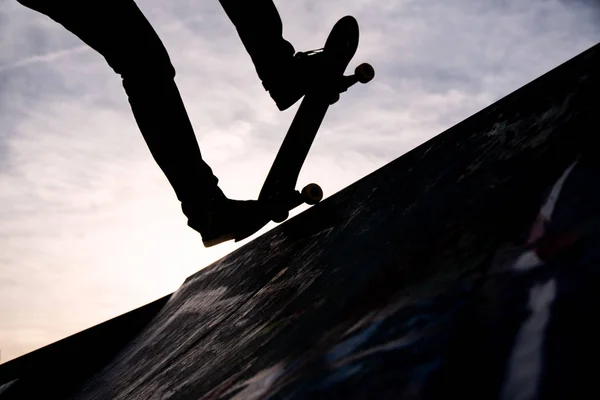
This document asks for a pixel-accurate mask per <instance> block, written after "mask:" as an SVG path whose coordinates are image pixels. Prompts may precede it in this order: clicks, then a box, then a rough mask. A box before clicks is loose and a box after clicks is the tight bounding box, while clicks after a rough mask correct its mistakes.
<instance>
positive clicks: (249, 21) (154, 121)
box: [17, 0, 294, 209]
mask: <svg viewBox="0 0 600 400" xmlns="http://www.w3.org/2000/svg"><path fill="white" fill-rule="evenodd" d="M17 1H19V3H21V4H23V5H24V6H26V7H29V8H31V9H33V10H36V11H38V12H40V13H43V14H45V15H47V16H49V17H50V18H52V19H53V20H54V21H56V22H58V23H60V24H62V25H63V26H64V27H65V28H66V29H68V30H69V31H71V32H72V33H74V34H75V35H77V36H78V37H79V38H80V39H81V40H82V41H84V42H85V43H86V44H88V45H89V46H90V47H92V48H93V49H94V50H96V51H98V52H99V53H100V54H101V55H102V56H104V58H105V59H106V61H107V62H108V64H109V65H110V66H111V67H112V69H113V70H114V71H115V72H116V73H118V74H120V75H121V77H122V79H123V87H124V89H125V92H126V93H127V96H128V98H129V104H130V105H131V109H132V111H133V115H134V117H135V120H136V122H137V124H138V127H139V129H140V131H141V132H142V135H143V136H144V139H145V141H146V143H147V145H148V147H149V149H150V152H151V153H152V156H153V157H154V159H155V160H156V162H157V163H158V165H159V167H160V168H161V169H162V171H163V172H164V174H165V175H166V177H167V179H168V180H169V182H170V183H171V185H172V186H173V189H174V190H175V193H176V195H177V198H178V199H179V200H180V201H181V202H182V203H183V202H187V203H188V204H187V206H188V207H187V208H188V209H190V208H196V207H202V206H203V205H205V204H207V202H208V201H209V199H210V198H211V197H212V193H213V192H214V190H215V189H216V187H217V183H218V179H217V178H216V177H215V176H214V175H213V173H212V170H211V169H210V167H209V166H208V165H207V164H206V163H205V162H204V161H203V160H202V157H201V154H200V149H199V147H198V143H197V141H196V138H195V136H194V131H193V129H192V125H191V123H190V120H189V118H188V115H187V112H186V110H185V106H184V104H183V102H182V99H181V96H180V94H179V90H178V89H177V86H176V85H175V82H174V77H175V69H174V68H173V65H172V64H171V60H170V59H169V55H168V53H167V50H166V49H165V47H164V46H163V44H162V42H161V40H160V38H159V37H158V35H157V34H156V32H155V31H154V29H153V28H152V26H151V25H150V23H149V22H148V20H147V19H146V18H145V17H144V15H143V14H142V12H141V11H140V9H139V8H138V7H137V5H136V4H135V2H134V1H133V0H100V1H86V0H17ZM220 2H221V5H222V6H223V8H224V9H225V12H226V13H227V15H228V16H229V18H230V19H231V21H232V22H233V23H234V25H235V27H236V29H237V31H238V33H239V35H240V38H241V39H242V43H243V44H244V46H245V48H246V50H247V51H248V53H249V55H250V57H251V59H252V61H253V62H254V65H255V67H256V70H257V73H258V75H259V77H260V78H261V79H263V80H265V79H268V78H269V76H270V75H271V74H272V73H273V71H276V70H277V67H278V64H281V63H283V62H285V60H286V59H288V58H291V56H292V55H293V54H294V48H293V47H292V45H291V44H290V43H288V42H287V41H285V40H284V39H283V38H282V24H281V19H280V17H279V14H278V12H277V10H276V8H275V6H274V4H273V3H272V1H271V0H252V1H250V0H220ZM190 206H191V207H190Z"/></svg>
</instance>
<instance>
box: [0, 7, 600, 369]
mask: <svg viewBox="0 0 600 400" xmlns="http://www.w3.org/2000/svg"><path fill="white" fill-rule="evenodd" d="M275 4H276V5H277V6H278V8H279V10H280V13H281V16H282V19H283V22H284V36H285V37H286V38H287V39H288V40H290V41H291V42H292V43H293V44H294V46H295V47H296V49H297V50H307V49H313V48H317V47H321V46H322V44H323V42H324V40H325V38H326V36H327V34H328V32H329V30H330V28H331V26H332V25H333V24H334V23H335V21H336V20H337V19H338V18H339V17H341V16H343V15H346V14H351V15H354V16H356V18H357V19H358V21H359V23H360V26H361V30H362V31H361V44H360V47H359V50H358V53H357V55H356V58H355V61H356V63H359V62H362V61H369V62H371V63H372V64H373V65H374V66H375V68H376V71H377V75H376V78H375V80H374V81H373V82H372V83H370V84H369V85H366V86H359V87H355V88H353V90H351V91H349V92H348V93H346V94H344V95H343V97H342V99H341V101H340V102H339V103H338V104H336V105H335V106H334V107H333V108H332V109H330V112H329V114H328V116H327V118H326V121H325V123H324V125H323V127H322V129H321V132H320V134H319V136H318V137H317V139H316V141H315V144H314V146H313V149H312V150H311V153H310V155H309V157H308V160H307V164H306V165H305V168H304V170H303V172H302V175H301V177H300V184H301V185H303V184H306V183H309V182H312V181H316V182H319V183H320V184H321V185H322V187H323V188H324V190H325V195H326V196H329V195H331V194H333V193H335V192H336V191H338V190H340V189H342V188H344V187H346V186H348V185H349V184H351V183H353V182H355V181H356V180H358V179H360V178H361V177H363V176H365V175H367V174H368V173H370V172H372V171H374V170H375V169H377V168H379V167H381V166H383V165H385V164H386V163H388V162H390V161H392V160H393V159H395V158H397V157H399V156H401V155H402V154H404V153H405V152H407V151H408V150H410V149H412V148H414V147H415V146H416V145H418V144H420V143H422V142H424V141H426V140H428V139H430V138H431V137H433V136H435V135H436V134H438V133H440V132H442V131H443V130H445V129H446V128H448V127H450V126H452V125H454V124H456V123H458V122H460V121H461V120H463V119H464V118H466V117H468V116H470V115H472V114H473V113H475V112H477V111H478V110H480V109H482V108H483V107H485V106H487V105H489V104H491V103H492V102H494V101H496V100H498V99H499V98H501V97H503V96H505V95H507V94H509V93H511V92H512V91H514V90H515V89H517V88H519V87H521V86H522V85H524V84H526V83H527V82H529V81H531V80H533V79H535V78H536V77H538V76H539V75H541V74H543V73H545V72H547V71H548V70H550V69H552V68H554V67H555V66H557V65H558V64H560V63H562V62H564V61H566V60H568V59H570V58H571V57H573V56H575V55H577V54H579V53H580V52H582V51H583V50H586V49H587V48H589V47H591V46H593V45H594V44H596V43H597V42H598V41H600V27H599V25H598V21H599V18H600V13H599V12H598V10H597V9H596V8H595V3H594V1H593V0H589V1H585V0H578V1H575V0H572V1H559V0H528V1H522V0H483V1H481V0H444V1H436V0H420V1H417V0H396V1H374V0H344V1H341V0H327V1H325V0H293V1H285V2H284V1H281V0H276V1H275ZM138 5H139V7H140V8H141V9H142V11H143V12H144V13H145V14H146V16H147V18H148V19H149V20H150V22H151V23H152V24H153V26H154V27H155V29H156V30H157V32H158V34H159V35H160V37H161V38H162V40H163V42H164V43H165V46H166V47H167V49H168V51H169V53H170V56H171V59H172V61H173V63H174V65H175V68H176V69H177V74H178V75H177V78H176V81H177V84H178V85H179V88H180V91H181V93H182V96H183V99H184V101H185V103H186V106H187V109H188V113H189V114H190V117H191V119H192V122H193V124H194V128H195V130H196V136H197V138H198V141H199V143H200V147H201V150H202V152H203V154H204V156H205V158H206V160H207V162H208V163H209V164H210V165H211V166H212V168H213V170H214V171H215V173H216V175H217V176H218V177H219V178H220V180H221V187H222V188H223V190H224V191H225V193H226V194H227V195H228V196H229V197H232V198H239V199H248V198H256V196H257V195H258V192H259V190H260V187H261V184H262V182H263V181H264V179H265V176H266V173H267V171H268V169H269V167H270V164H271V162H272V161H273V158H274V156H275V154H276V152H277V149H278V146H279V145H280V143H281V140H282V139H283V136H284V134H285V132H286V130H287V127H288V125H289V123H290V121H291V119H292V118H293V115H294V112H295V110H296V109H297V105H296V106H294V107H293V108H291V109H290V110H288V111H286V112H283V113H281V112H279V111H278V110H277V109H276V107H275V106H274V104H273V103H272V102H271V100H270V97H269V96H268V94H267V93H266V92H265V91H264V90H263V89H262V86H261V84H260V82H259V81H258V79H257V77H256V74H255V70H254V67H253V66H252V64H251V62H250V59H249V57H248V55H247V54H246V53H245V50H244V48H243V47H242V45H241V42H240V40H239V38H238V36H237V34H236V31H235V30H234V27H233V25H232V24H231V23H230V22H229V20H228V19H227V17H226V15H225V13H224V12H223V10H222V8H221V6H220V4H219V3H218V1H216V0H203V1H190V0H173V1H165V0H163V1H160V0H139V1H138ZM356 63H355V64H354V65H356ZM273 226H274V224H271V225H268V226H267V227H266V228H265V229H271V228H272V227H273ZM246 242H247V241H246ZM244 243H245V242H243V243H242V244H244ZM237 247H239V245H234V244H225V245H221V246H217V247H214V248H211V249H205V248H204V247H203V246H202V243H201V240H200V237H199V235H198V234H197V233H196V232H194V231H193V230H191V229H190V228H188V227H187V226H186V220H185V217H184V216H183V215H182V214H181V212H180V208H179V204H178V202H177V200H176V198H175V195H174V193H173V191H172V189H171V187H170V186H169V184H168V182H167V180H166V179H165V178H164V176H163V175H162V173H161V171H160V170H159V168H158V167H157V166H156V164H155V163H154V161H153V159H152V157H151V156H150V153H149V151H148V149H147V147H146V145H145V143H144V141H143V139H142V136H141V135H140V133H139V131H138V130H137V126H136V125H135V122H134V120H133V117H132V115H131V112H130V109H129V105H128V103H127V99H126V97H125V94H124V92H123V90H122V87H121V82H120V78H119V77H118V76H117V75H116V74H114V73H113V71H112V70H111V69H110V68H109V67H108V66H107V65H106V63H105V61H104V59H103V58H102V57H101V56H99V55H98V54H97V53H95V52H94V51H93V50H90V49H88V48H87V47H86V46H85V45H84V44H83V43H82V42H80V41H79V39H77V38H76V37H75V36H73V35H72V34H70V33H69V32H67V31H66V30H65V29H64V28H63V27H62V26H60V25H58V24H56V23H54V22H53V21H51V20H50V19H49V18H47V17H45V16H43V15H40V14H37V13H36V12H34V11H31V10H29V9H27V8H25V7H23V6H21V5H20V4H18V3H17V2H16V1H15V0H0V350H1V351H2V360H1V361H2V362H5V361H8V360H10V359H12V358H15V357H18V356H20V355H22V354H24V353H27V352H29V351H32V350H34V349H36V348H39V347H41V346H44V345H46V344H49V343H51V342H54V341H56V340H58V339H61V338H63V337H65V336H67V335H70V334H73V333H75V332H78V331H80V330H82V329H85V328H87V327H89V326H92V325H95V324H97V323H100V322H102V321H105V320H107V319H109V318H112V317H114V316H116V315H119V314H121V313H123V312H126V311H129V310H131V309H133V308H136V307H139V306H141V305H143V304H146V303H148V302H150V301H152V300H154V299H156V298H158V297H161V296H162V295H164V294H167V293H169V292H172V291H173V290H175V289H177V287H178V286H179V285H180V284H181V283H182V281H183V280H184V279H185V278H186V277H187V276H188V275H191V274H192V273H194V272H196V271H197V270H199V269H201V268H203V267H205V266H207V265H209V264H210V263H211V262H213V261H215V260H217V259H218V258H220V257H222V256H224V255H225V254H227V253H229V252H231V251H232V250H234V249H236V248H237Z"/></svg>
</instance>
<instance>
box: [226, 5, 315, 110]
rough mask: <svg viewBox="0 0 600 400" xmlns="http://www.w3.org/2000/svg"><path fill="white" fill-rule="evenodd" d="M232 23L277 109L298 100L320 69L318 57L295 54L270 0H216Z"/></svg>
mask: <svg viewBox="0 0 600 400" xmlns="http://www.w3.org/2000/svg"><path fill="white" fill-rule="evenodd" d="M219 1H220V3H221V5H222V6H223V9H224V10H225V12H226V13H227V15H228V16H229V19H230V20H231V22H233V25H235V27H236V29H237V32H238V35H239V36H240V39H241V40H242V43H243V44H244V47H245V48H246V51H247V52H248V54H249V55H250V58H251V59H252V62H253V63H254V66H255V68H256V72H257V74H258V77H259V78H260V79H261V81H262V83H263V86H264V88H265V89H266V90H267V91H269V94H270V95H271V97H272V98H273V100H274V101H275V103H276V104H277V107H278V108H279V109H280V110H282V111H283V110H285V109H287V108H288V107H290V106H292V105H293V104H294V103H295V102H296V101H298V100H299V99H300V98H301V97H302V96H303V95H304V94H305V92H306V90H307V87H308V85H310V84H311V82H313V81H314V79H312V77H314V76H315V75H318V73H319V71H320V70H321V68H322V66H321V57H320V56H319V55H318V53H317V55H315V54H311V55H310V56H308V57H295V56H294V53H295V50H294V47H293V46H292V45H291V44H290V43H289V42H288V41H286V40H285V39H284V38H283V26H282V22H281V18H280V16H279V12H278V11H277V9H276V8H275V5H274V4H273V1H272V0H219Z"/></svg>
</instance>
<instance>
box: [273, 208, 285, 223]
mask: <svg viewBox="0 0 600 400" xmlns="http://www.w3.org/2000/svg"><path fill="white" fill-rule="evenodd" d="M289 216H290V212H289V211H286V210H277V211H274V212H273V214H272V216H271V219H272V220H273V222H277V223H280V222H283V221H285V220H286V219H288V217H289Z"/></svg>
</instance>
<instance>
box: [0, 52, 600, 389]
mask: <svg viewBox="0 0 600 400" xmlns="http://www.w3.org/2000/svg"><path fill="white" fill-rule="evenodd" d="M599 66H600V45H599V46H595V47H594V48H592V49H590V50H588V51H586V52H585V53H583V54H581V55H580V56H578V57H576V58H574V59H573V60H571V61H569V62H567V63H566V64H564V65H562V66H560V67H559V68H557V69H555V70H553V71H551V72H550V73H548V74H546V75H544V76H543V77H541V78H539V79H537V80H536V81H534V82H532V83H530V84H528V85H526V86H525V87H523V88H522V89H520V90H518V91H516V92H515V93H513V94H511V95H509V96H507V97H506V98H504V99H502V100H500V101H499V102H497V103H496V104H494V105H492V106H490V107H488V108H486V109H484V110H482V111H481V112H479V113H477V114H476V115H474V116H472V117H471V118H468V119H467V120H465V121H463V122H462V123H460V124H458V125H457V126H455V127H453V128H451V129H449V130H448V131H446V132H444V133H442V134H441V135H439V136H437V137H436V138H434V139H432V140H430V141H428V142H427V143H425V144H423V145H421V146H419V147H418V148H416V149H414V150H413V151H411V152H410V153H408V154H406V155H404V156H402V157H400V158H399V159H397V160H396V161H394V162H392V163H390V164H389V165H387V166H385V167H384V168H382V169H380V170H378V171H375V172H374V173H373V174H371V175H369V176H367V177H365V178H364V179H362V180H360V181H358V182H356V183H355V184H353V185H351V186H349V187H348V188H347V189H345V190H343V191H341V192H339V193H337V194H336V195H334V196H332V197H331V198H329V199H326V200H325V201H324V202H323V203H321V204H319V205H317V206H315V207H313V208H311V209H310V210H308V211H306V212H304V213H303V214H301V215H299V216H297V217H296V218H294V219H292V220H290V221H288V222H286V223H285V224H282V225H281V226H279V227H277V228H276V229H274V230H272V231H270V232H268V233H266V234H265V235H263V236H262V237H260V238H258V239H256V240H254V241H252V242H251V243H249V244H247V245H246V246H244V247H242V248H240V249H239V250H238V251H236V252H234V253H232V254H230V255H229V256H227V257H225V258H223V259H222V260H220V261H219V262H217V263H215V264H213V265H212V266H210V267H209V268H206V269H203V270H201V271H200V272H198V273H197V274H195V275H193V276H191V277H189V278H188V279H187V280H186V282H185V283H184V284H183V285H182V287H181V288H180V289H179V290H178V291H177V292H175V293H174V294H173V295H172V296H170V297H169V298H167V299H165V304H164V306H162V308H160V311H159V312H157V313H156V315H155V316H154V318H153V319H152V321H151V322H150V323H148V324H147V325H146V326H145V328H144V329H142V330H141V331H140V332H139V334H138V335H137V336H136V337H135V339H133V340H131V341H129V342H128V344H126V345H125V346H123V347H122V349H121V351H120V352H119V353H118V355H116V356H115V357H114V358H113V359H112V361H111V362H109V363H106V364H105V366H104V367H103V368H100V369H98V370H97V371H96V373H94V374H90V375H89V376H88V377H87V379H86V380H85V382H84V383H81V382H80V381H74V382H72V384H71V385H70V384H69V382H70V379H71V378H70V376H69V375H68V374H64V373H61V371H60V368H58V370H57V369H54V370H50V369H48V368H46V369H40V368H37V367H36V362H34V361H35V360H33V361H32V362H31V363H30V365H29V368H21V369H19V370H18V371H19V372H18V373H17V374H16V375H11V376H10V379H14V378H15V377H16V378H18V380H17V381H15V382H14V383H13V384H12V385H11V386H10V387H7V388H6V390H5V391H4V393H2V394H0V399H2V400H4V399H11V398H23V397H25V396H27V397H31V396H35V395H41V394H43V395H42V397H45V398H48V397H53V396H54V394H56V397H58V398H61V397H62V398H73V399H159V398H160V399H166V398H173V399H219V398H235V399H248V398H286V399H291V398H336V397H337V398H349V399H354V398H356V399H358V398H378V399H387V398H390V399H391V398H394V399H398V398H403V399H427V398H442V397H443V398H447V397H451V396H453V395H456V396H460V397H462V398H465V397H466V398H477V399H482V398H502V399H512V398H523V399H534V398H554V397H557V398H578V397H582V396H581V394H583V393H585V394H586V398H587V397H590V396H591V397H594V395H593V393H596V392H597V389H596V387H595V385H593V382H594V380H593V376H592V374H593V373H594V369H593V365H594V364H595V362H594V361H595V360H597V356H598V354H597V353H598V346H597V344H596V343H597V338H598V337H599V334H600V328H597V327H596V325H598V324H596V323H595V321H594V320H593V318H589V316H588V315H589V313H590V312H591V311H592V310H597V307H598V305H599V300H598V289H597V288H598V280H599V278H598V277H599V274H598V268H599V267H598V266H599V265H600V263H599V261H600V254H599V251H600V250H599V249H600V223H599V221H600V191H599V189H598V182H599V178H600V163H599V162H598V160H599V159H600V157H598V153H599V151H598V150H599V147H598V143H599V141H598V132H599V129H598V122H597V121H598V119H597V116H596V115H597V110H598V109H599V106H600V97H599V96H598V93H599V90H598V89H599V88H600V79H599V78H600V69H599V68H598V67H599ZM114 334H115V335H118V332H115V333H114ZM14 362H15V363H16V362H18V360H15V361H14ZM9 364H11V363H7V364H6V365H3V366H1V367H0V377H3V380H2V381H0V382H2V383H4V382H7V379H8V378H5V377H7V376H8V375H6V374H5V371H7V370H8V368H9ZM40 365H42V364H40ZM44 365H47V364H44ZM57 365H58V364H57ZM63 372H64V371H63ZM17 375H18V376H17ZM36 382H43V385H39V384H37V385H36ZM58 383H60V385H62V386H60V385H59V384H58ZM57 385H58V386H60V388H59V389H60V390H59V389H57V387H58V386H57ZM567 393H568V395H567Z"/></svg>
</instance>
